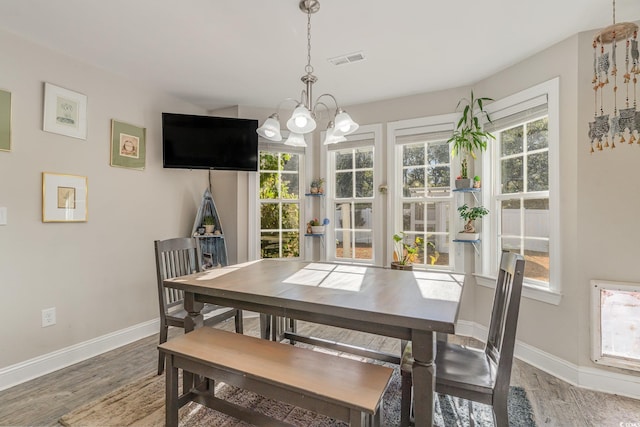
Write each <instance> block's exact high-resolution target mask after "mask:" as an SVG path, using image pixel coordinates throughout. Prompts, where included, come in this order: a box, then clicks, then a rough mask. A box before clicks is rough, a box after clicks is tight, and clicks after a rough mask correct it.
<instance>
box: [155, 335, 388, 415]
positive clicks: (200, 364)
mask: <svg viewBox="0 0 640 427" xmlns="http://www.w3.org/2000/svg"><path fill="white" fill-rule="evenodd" d="M158 347H159V348H160V349H161V350H162V351H163V352H164V353H165V354H166V357H167V371H166V385H167V388H166V425H167V426H177V425H178V409H179V408H180V407H182V406H183V405H185V404H186V403H187V402H189V401H194V402H197V403H200V404H203V405H206V406H208V407H210V408H212V409H215V410H219V411H221V412H224V413H226V414H229V415H231V416H233V417H235V418H238V419H241V420H244V421H247V422H249V423H251V424H255V425H287V424H285V423H283V422H282V421H275V420H273V419H271V418H269V417H267V416H266V415H263V414H260V413H257V412H254V411H252V410H250V409H248V408H243V407H241V406H238V405H235V404H233V403H230V402H227V401H225V400H222V399H219V398H217V397H215V396H214V395H213V386H212V384H210V382H209V381H205V382H203V383H202V384H200V385H199V386H198V387H192V388H191V389H190V390H186V392H184V390H183V394H182V395H180V396H178V369H182V370H183V373H184V374H185V375H186V376H187V377H189V374H187V373H192V374H195V375H200V376H202V377H205V378H209V379H212V380H215V381H221V382H224V383H226V384H230V385H233V386H236V387H239V388H242V389H245V390H249V391H252V392H255V393H257V394H260V395H262V396H264V397H267V398H272V399H275V400H279V401H283V402H287V403H289V404H292V405H295V406H298V407H301V408H305V409H309V410H311V411H314V412H317V413H320V414H324V415H327V416H329V417H332V418H335V419H339V420H344V421H347V422H349V423H350V425H352V426H370V425H371V426H378V425H380V420H381V418H382V415H381V412H382V395H383V394H384V391H385V390H386V388H387V385H388V384H389V380H390V379H391V374H392V372H393V370H392V369H391V368H388V367H385V366H380V365H374V364H371V363H364V362H360V361H357V360H353V359H347V358H344V357H339V356H335V355H330V354H326V353H321V352H317V351H313V350H310V349H306V348H301V347H295V346H291V345H287V344H280V343H276V342H272V341H268V340H262V339H259V338H254V337H251V336H247V335H242V334H236V333H232V332H226V331H222V330H219V329H214V328H199V329H196V330H195V331H193V332H190V333H188V334H185V335H181V336H178V337H176V338H173V339H171V340H169V341H168V342H166V343H164V344H161V345H159V346H158ZM183 388H184V387H183Z"/></svg>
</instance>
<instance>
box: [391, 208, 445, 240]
mask: <svg viewBox="0 0 640 427" xmlns="http://www.w3.org/2000/svg"><path fill="white" fill-rule="evenodd" d="M449 206H450V204H449V203H448V202H436V203H403V205H402V231H404V232H420V231H428V232H432V233H435V232H438V233H448V232H449ZM425 207H426V212H425ZM425 213H426V215H425Z"/></svg>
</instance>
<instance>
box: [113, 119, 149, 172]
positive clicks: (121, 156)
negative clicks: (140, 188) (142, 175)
mask: <svg viewBox="0 0 640 427" xmlns="http://www.w3.org/2000/svg"><path fill="white" fill-rule="evenodd" d="M146 132H147V130H146V129H145V128H141V127H138V126H134V125H130V124H128V123H123V122H119V121H117V120H114V119H112V120H111V166H117V167H121V168H129V169H138V170H144V164H145V157H146V154H147V152H146Z"/></svg>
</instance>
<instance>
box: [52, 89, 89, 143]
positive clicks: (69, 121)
mask: <svg viewBox="0 0 640 427" xmlns="http://www.w3.org/2000/svg"><path fill="white" fill-rule="evenodd" d="M42 129H43V130H44V131H46V132H53V133H58V134H60V135H67V136H71V137H74V138H78V139H87V96H86V95H83V94H81V93H78V92H73V91H71V90H68V89H64V88H61V87H58V86H54V85H52V84H51V83H45V84H44V119H43V125H42Z"/></svg>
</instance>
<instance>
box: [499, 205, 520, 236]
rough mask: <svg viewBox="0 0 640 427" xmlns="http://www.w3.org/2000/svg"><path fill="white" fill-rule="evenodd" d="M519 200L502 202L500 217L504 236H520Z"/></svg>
mask: <svg viewBox="0 0 640 427" xmlns="http://www.w3.org/2000/svg"><path fill="white" fill-rule="evenodd" d="M520 213H521V211H520V200H519V199H512V200H503V201H502V203H501V212H500V216H501V218H502V223H501V229H502V234H503V235H505V236H519V235H520Z"/></svg>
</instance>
